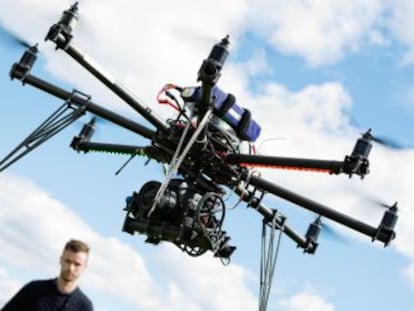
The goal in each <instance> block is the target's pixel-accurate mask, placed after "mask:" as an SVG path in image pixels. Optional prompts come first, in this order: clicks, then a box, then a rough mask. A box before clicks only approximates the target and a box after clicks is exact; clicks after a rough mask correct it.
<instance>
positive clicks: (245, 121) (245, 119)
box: [236, 109, 252, 140]
mask: <svg viewBox="0 0 414 311" xmlns="http://www.w3.org/2000/svg"><path fill="white" fill-rule="evenodd" d="M251 120H252V113H251V112H250V110H248V109H244V112H243V116H242V118H241V120H240V122H239V124H238V126H237V129H236V133H237V135H239V137H240V138H241V139H247V140H248V139H249V138H248V137H247V135H246V130H247V128H248V127H249V124H250V121H251Z"/></svg>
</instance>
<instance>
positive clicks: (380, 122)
mask: <svg viewBox="0 0 414 311" xmlns="http://www.w3.org/2000/svg"><path fill="white" fill-rule="evenodd" d="M70 4H71V3H70V2H69V1H65V0H54V1H50V0H49V1H48V0H46V1H45V0H42V1H41V0H0V5H1V10H0V26H1V30H0V55H1V58H0V72H1V73H2V74H0V90H1V94H2V100H1V114H0V118H1V122H0V130H1V132H2V135H1V144H0V158H1V157H3V156H5V155H6V154H7V153H8V152H9V151H10V150H11V149H12V148H14V147H15V146H16V145H17V144H18V143H20V142H21V140H22V139H23V138H25V137H26V136H27V135H28V134H29V133H30V132H31V131H32V130H33V129H34V128H35V127H37V126H38V125H39V124H40V122H42V121H43V120H44V119H45V118H46V117H48V116H49V115H50V114H51V113H52V112H53V111H54V110H56V109H57V108H58V107H59V106H60V105H62V104H63V102H62V101H61V100H60V99H57V98H53V97H52V96H50V95H47V94H45V93H43V92H42V91H40V90H37V89H35V88H33V87H31V86H29V85H22V84H21V83H20V82H19V81H10V78H9V76H8V73H9V70H10V68H11V65H12V64H13V63H14V62H16V61H18V60H19V58H20V57H21V55H22V53H23V52H24V48H23V47H21V46H18V45H16V44H15V43H14V41H13V40H12V39H10V38H11V35H10V34H12V35H13V36H17V37H19V38H21V39H23V40H25V41H27V42H30V43H31V44H34V43H36V42H38V43H39V50H40V53H39V58H38V60H37V62H36V64H35V66H34V68H33V69H32V72H31V73H32V74H33V75H36V76H38V77H41V78H42V79H45V80H47V81H51V82H52V83H54V84H56V85H59V86H60V87H62V88H65V89H66V90H72V89H77V90H80V91H82V92H84V93H86V94H89V95H91V96H92V100H93V101H94V102H95V103H99V104H100V105H102V106H104V107H106V108H108V109H111V110H114V111H116V112H117V113H120V114H122V115H125V116H127V117H129V118H131V119H134V120H136V121H137V122H141V123H142V124H144V125H146V126H148V127H151V125H149V124H148V123H146V121H145V120H143V119H142V118H141V117H140V116H138V115H137V113H135V112H134V111H132V110H131V109H130V108H129V107H128V106H127V105H126V104H125V103H124V102H122V100H121V99H119V98H117V97H116V96H115V95H114V94H112V93H111V92H110V91H109V90H108V89H106V88H105V87H104V86H103V85H102V84H101V83H99V81H96V80H95V79H94V78H93V77H92V76H91V75H90V74H89V73H88V72H87V71H86V70H85V69H83V68H81V66H80V65H79V64H77V63H76V62H75V61H74V60H73V59H71V58H70V56H68V55H66V54H65V52H64V51H62V50H58V51H56V50H55V49H54V46H53V44H52V43H51V42H44V37H45V35H46V33H47V31H48V29H49V27H50V26H51V25H52V24H53V23H55V22H56V21H57V20H58V18H59V17H60V15H61V12H62V11H63V10H65V9H67V8H69V6H70ZM79 8H80V19H79V23H78V25H77V27H76V29H75V31H74V38H73V44H75V45H76V46H77V47H79V48H80V49H81V50H83V51H84V52H85V53H87V54H88V55H89V56H90V57H92V58H93V59H94V60H95V61H96V62H97V63H98V64H99V65H100V66H102V67H103V68H104V70H105V71H106V72H109V73H111V75H112V76H113V77H116V80H117V81H119V83H121V84H122V85H123V86H125V87H126V88H128V89H129V90H130V91H131V92H132V93H133V94H134V95H135V96H136V97H137V98H138V99H139V101H140V102H142V103H144V104H145V105H148V106H150V107H151V108H152V109H153V110H154V111H156V112H157V114H159V116H160V117H162V118H166V117H168V116H169V115H170V114H171V113H172V112H171V110H170V109H168V108H167V107H163V106H159V105H158V104H156V100H155V98H156V95H157V93H158V91H159V90H160V89H161V88H162V86H163V85H164V84H165V83H175V84H177V85H183V86H186V85H197V81H196V79H197V71H198V69H199V67H200V65H201V63H202V61H203V59H205V58H206V57H207V56H208V53H209V52H210V49H211V47H212V46H213V45H214V44H215V43H217V42H218V41H220V39H221V38H223V37H224V36H225V35H227V34H228V35H229V36H230V55H229V57H228V60H227V62H226V64H225V66H224V68H223V71H222V75H221V77H220V80H219V86H220V87H221V88H222V89H223V90H225V91H226V92H230V93H232V94H234V95H235V96H236V98H237V103H238V104H239V105H240V106H243V107H246V108H248V109H249V110H250V111H251V112H252V116H253V118H254V119H255V120H256V121H257V122H258V123H259V124H260V125H261V127H262V133H261V136H260V138H259V139H258V141H257V142H256V146H257V149H258V152H259V153H260V154H265V155H277V156H291V157H303V158H315V159H327V160H338V161H341V160H343V159H344V157H345V155H347V154H349V153H350V152H351V151H352V148H353V146H354V144H355V141H356V139H357V138H358V137H360V135H361V133H363V132H366V131H367V130H368V129H369V128H371V129H372V132H373V133H374V134H375V135H378V136H383V137H387V138H390V139H393V140H395V141H397V142H398V143H399V144H400V145H401V146H403V148H399V149H396V148H388V147H385V146H383V145H379V144H374V146H373V150H372V151H371V154H370V174H369V175H367V176H366V177H365V178H364V179H363V180H361V179H359V178H357V177H353V178H351V179H350V178H348V177H347V176H345V175H338V176H336V175H324V174H318V173H310V172H306V173H304V172H295V171H280V170H262V171H261V174H262V176H263V177H264V178H266V179H268V180H270V181H272V182H274V183H275V184H277V185H280V186H282V187H284V188H288V189H290V190H292V191H294V192H296V193H299V194H301V195H304V196H306V197H309V198H311V199H313V200H316V201H318V202H320V203H322V204H324V205H327V206H329V207H331V208H333V209H335V210H338V211H340V212H342V213H345V214H347V215H349V216H351V217H353V218H355V219H358V220H361V221H363V222H365V223H367V224H370V225H372V226H374V227H377V226H378V224H379V222H380V220H381V217H382V215H383V212H384V209H382V208H380V207H378V206H377V204H375V203H374V201H379V202H385V203H386V204H393V203H394V202H395V201H398V205H399V207H400V212H399V220H398V223H397V227H396V233H397V237H396V239H395V240H394V241H393V242H392V243H391V244H390V245H389V246H387V247H386V248H384V246H383V244H381V243H380V242H378V241H376V242H371V239H370V238H369V237H367V236H364V235H362V234H360V233H357V232H354V231H352V230H351V229H349V228H346V227H344V226H341V225H338V224H335V223H334V222H332V221H329V220H327V221H326V222H327V225H329V227H330V228H332V229H333V231H334V233H329V231H331V230H325V231H323V232H322V234H321V238H320V241H319V242H320V245H319V246H318V249H317V252H316V253H315V254H314V255H308V254H303V253H302V251H301V250H300V249H298V248H296V245H295V243H293V242H292V241H291V240H290V239H289V238H288V237H286V236H283V237H282V240H281V246H280V251H279V255H278V261H277V265H276V270H275V275H274V279H273V286H272V290H271V294H270V298H269V305H268V309H269V310H284V311H304V310H306V311H313V310H318V311H365V310H377V311H382V310H390V309H392V310H401V311H413V310H414V299H413V298H412V297H413V291H414V247H413V245H414V244H413V243H412V242H411V238H412V236H413V234H414V229H413V228H414V213H413V211H412V199H413V195H412V188H411V185H412V182H411V177H412V176H413V174H414V149H413V146H414V144H413V138H412V133H414V125H413V122H412V120H413V119H414V67H413V66H414V35H413V32H412V29H413V27H414V21H413V19H412V16H413V14H414V3H412V2H410V1H404V0H395V1H386V0H364V1H362V0H313V1H311V0H290V1H285V0H255V1H248V0H229V1H226V5H225V6H224V5H223V2H220V1H218V0H210V1H186V0H177V1H157V0H155V1H151V2H148V1H131V0H129V1H128V0H118V1H106V0H100V1H98V0H81V1H79ZM89 117H90V115H87V116H85V117H83V118H82V122H87V121H89ZM82 122H75V123H74V124H73V125H71V126H70V127H68V128H67V129H65V130H64V131H62V132H61V133H59V134H58V135H57V136H55V137H53V138H52V139H50V140H49V141H48V142H46V143H45V144H43V145H42V146H40V147H39V148H38V149H36V150H35V151H33V152H32V153H30V154H29V155H28V156H26V157H24V158H23V159H21V160H20V161H19V162H17V163H15V164H14V165H12V166H11V167H9V168H8V169H6V170H5V171H3V172H1V173H0V306H2V305H3V304H4V303H5V302H6V301H7V300H8V299H9V298H10V297H11V296H12V295H13V294H14V293H15V292H16V291H17V290H18V289H19V288H20V287H21V286H22V285H23V284H25V283H26V282H27V281H29V280H31V279H42V278H49V277H54V276H56V274H57V273H58V271H59V270H58V269H59V266H58V259H59V255H60V252H61V249H62V247H63V244H64V243H65V242H66V241H67V240H68V239H70V238H79V239H82V240H85V241H87V242H88V243H89V244H90V245H91V256H90V262H89V266H88V269H87V270H86V272H85V274H84V275H83V276H82V279H81V284H80V286H81V288H82V289H83V290H84V291H85V292H86V293H87V294H88V296H89V297H90V298H91V299H92V300H93V302H94V306H95V309H96V310H100V311H109V310H111V311H112V310H113V311H127V310H139V311H152V310H163V311H164V310H165V311H173V310H200V311H204V310H223V311H225V310H238V309H243V310H258V291H259V265H260V235H261V216H260V215H259V214H258V213H257V212H256V211H254V210H252V209H250V208H246V207H245V206H244V205H239V206H237V208H236V209H233V210H229V211H228V212H227V213H226V220H225V227H226V231H227V232H228V233H229V235H230V236H231V237H232V240H231V241H232V243H233V244H235V245H237V250H236V252H235V253H234V255H233V256H232V261H231V263H230V265H228V266H223V265H222V263H221V262H220V260H218V259H217V258H215V257H214V256H213V255H212V253H211V252H208V253H206V254H205V255H203V256H201V257H196V258H192V257H189V256H188V255H186V254H185V253H183V252H181V251H180V250H179V249H178V248H176V247H175V246H173V245H171V244H169V243H161V244H160V245H158V246H153V245H149V244H146V243H145V242H144V240H145V237H143V236H141V235H134V236H132V235H128V234H126V233H124V232H122V231H121V228H122V224H123V220H124V217H125V212H124V211H123V210H122V209H123V208H124V205H125V203H124V202H125V198H126V197H127V196H128V195H130V194H131V193H132V192H133V191H136V190H138V189H140V187H141V186H142V185H143V184H144V183H145V182H147V181H149V180H158V181H162V180H163V178H164V175H163V172H162V168H161V167H160V166H159V165H158V164H156V163H153V162H150V163H149V164H148V165H145V163H146V159H145V158H139V159H134V160H133V161H131V162H130V163H129V164H128V165H127V166H126V168H124V169H123V171H122V172H121V173H120V174H118V175H115V172H116V171H117V170H118V169H119V168H120V167H121V166H122V165H123V164H124V163H125V162H126V161H127V159H128V158H127V157H123V156H116V155H112V154H99V153H87V154H83V153H76V152H75V151H73V150H72V149H70V148H69V144H70V141H71V139H72V137H73V136H75V135H77V134H78V133H79V130H80V128H81V126H82V124H83V123H82ZM95 139H96V141H104V142H116V143H124V144H132V145H146V144H148V143H149V142H148V141H147V140H145V139H143V138H141V137H138V136H137V135H136V134H133V133H130V132H128V131H126V130H124V129H122V128H119V127H117V126H115V125H112V124H110V123H109V122H100V123H99V124H98V128H97V131H96V134H95V136H94V140H95ZM264 202H265V204H266V205H267V206H269V207H271V208H275V209H277V210H278V211H280V212H281V213H283V214H284V215H285V216H286V217H287V222H288V224H289V225H290V226H291V227H293V228H294V229H295V230H296V231H297V232H299V233H301V234H304V233H305V232H306V229H307V226H308V225H309V223H310V222H312V221H313V220H314V219H315V217H316V215H314V214H313V213H312V212H311V211H308V210H306V209H303V208H301V207H299V206H296V205H294V204H291V203H289V202H286V201H284V200H283V199H280V198H277V197H275V196H272V195H270V194H267V195H266V196H265V197H264Z"/></svg>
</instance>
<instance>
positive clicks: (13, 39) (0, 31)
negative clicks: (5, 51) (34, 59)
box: [0, 26, 32, 48]
mask: <svg viewBox="0 0 414 311" xmlns="http://www.w3.org/2000/svg"><path fill="white" fill-rule="evenodd" d="M0 36H1V37H3V38H4V39H5V40H6V41H7V42H8V43H9V44H10V45H12V46H15V47H25V48H30V47H31V46H32V45H31V44H30V43H28V42H27V41H26V40H23V39H22V38H20V37H19V36H17V35H16V34H14V33H12V32H11V31H9V30H7V29H5V28H4V27H2V26H0Z"/></svg>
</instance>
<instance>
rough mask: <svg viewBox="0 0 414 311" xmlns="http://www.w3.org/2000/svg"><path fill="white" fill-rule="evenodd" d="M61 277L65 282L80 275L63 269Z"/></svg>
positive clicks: (71, 280)
mask: <svg viewBox="0 0 414 311" xmlns="http://www.w3.org/2000/svg"><path fill="white" fill-rule="evenodd" d="M60 278H61V279H62V280H63V281H65V282H68V283H69V282H74V281H76V280H77V279H78V276H77V275H76V274H74V273H71V272H70V271H61V272H60Z"/></svg>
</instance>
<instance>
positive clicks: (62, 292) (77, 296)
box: [1, 240, 93, 311]
mask: <svg viewBox="0 0 414 311" xmlns="http://www.w3.org/2000/svg"><path fill="white" fill-rule="evenodd" d="M88 257H89V246H88V245H87V244H86V243H84V242H82V241H79V240H70V241H69V242H67V243H66V245H65V247H64V249H63V253H62V255H61V257H60V274H59V276H58V277H57V278H54V279H49V280H40V281H32V282H30V283H28V284H26V285H25V286H24V287H23V288H22V289H21V290H20V291H19V292H18V293H17V294H16V295H15V296H14V297H13V298H12V299H11V300H10V301H9V302H8V303H7V304H6V305H5V306H4V307H3V309H1V311H63V310H65V311H92V310H93V306H92V303H91V301H90V300H89V298H88V297H86V295H85V294H84V293H83V292H82V291H81V290H80V288H79V287H78V285H77V283H78V279H79V277H80V275H81V274H82V272H83V271H84V270H85V268H86V266H87V262H88Z"/></svg>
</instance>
